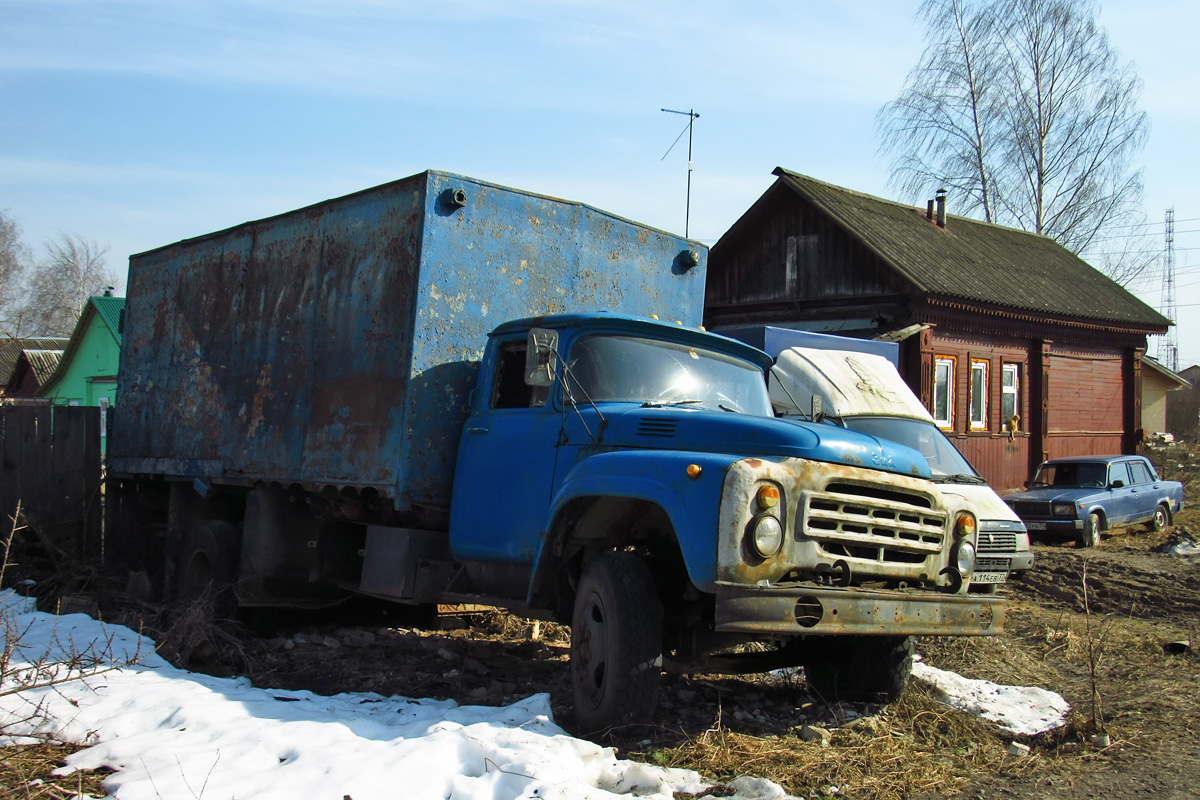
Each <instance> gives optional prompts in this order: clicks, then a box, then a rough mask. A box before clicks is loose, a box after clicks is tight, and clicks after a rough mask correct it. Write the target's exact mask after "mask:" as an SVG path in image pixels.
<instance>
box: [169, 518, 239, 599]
mask: <svg viewBox="0 0 1200 800" xmlns="http://www.w3.org/2000/svg"><path fill="white" fill-rule="evenodd" d="M240 555H241V535H240V534H239V533H238V529H237V528H235V527H234V526H233V525H230V524H229V523H228V522H221V521H219V520H201V521H200V522H196V523H193V524H192V526H191V528H189V529H188V534H187V536H186V537H185V538H184V541H183V548H182V550H181V552H180V559H179V570H178V580H177V581H176V587H175V597H176V599H177V600H179V601H180V602H182V603H194V602H197V601H199V600H210V601H211V602H212V609H213V616H215V617H217V618H232V617H233V615H234V613H235V611H236V610H237V601H236V599H235V597H234V593H233V584H234V581H235V580H236V579H237V572H238V560H239V558H240Z"/></svg>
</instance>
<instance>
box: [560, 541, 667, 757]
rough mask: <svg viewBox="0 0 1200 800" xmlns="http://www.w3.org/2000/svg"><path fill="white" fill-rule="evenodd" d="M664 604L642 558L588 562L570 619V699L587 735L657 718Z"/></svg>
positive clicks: (614, 556) (612, 555)
mask: <svg viewBox="0 0 1200 800" xmlns="http://www.w3.org/2000/svg"><path fill="white" fill-rule="evenodd" d="M662 620H663V610H662V604H661V603H660V602H659V600H658V595H657V593H656V592H655V588H654V579H653V576H652V575H651V573H650V569H649V567H647V566H646V564H645V562H643V561H642V560H641V559H640V558H638V557H637V556H635V555H633V554H632V553H621V552H616V551H610V552H607V553H602V554H601V555H600V556H598V557H596V558H594V559H592V560H590V561H588V562H587V563H586V564H585V565H584V568H583V575H582V576H581V577H580V580H579V590H578V592H577V593H576V596H575V608H574V612H573V614H572V619H571V693H572V695H573V698H574V701H575V722H576V725H577V726H578V728H579V730H580V732H581V733H585V734H595V733H603V732H605V731H607V730H611V729H612V728H616V727H621V726H627V725H639V724H645V723H648V722H650V721H651V720H652V719H653V718H654V712H655V709H656V708H657V706H658V692H659V685H660V682H661V678H662V627H663V622H662Z"/></svg>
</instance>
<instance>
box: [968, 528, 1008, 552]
mask: <svg viewBox="0 0 1200 800" xmlns="http://www.w3.org/2000/svg"><path fill="white" fill-rule="evenodd" d="M1016 549H1017V535H1016V534H1015V533H1012V532H1011V531H980V532H979V534H978V535H977V536H976V538H975V551H976V552H978V553H1011V552H1013V551H1014V550H1016Z"/></svg>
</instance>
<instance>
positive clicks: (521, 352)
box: [450, 336, 562, 564]
mask: <svg viewBox="0 0 1200 800" xmlns="http://www.w3.org/2000/svg"><path fill="white" fill-rule="evenodd" d="M492 353H493V355H492V359H493V360H492V362H491V363H485V364H484V365H483V369H484V373H483V374H485V375H490V376H491V379H490V381H489V382H488V383H487V385H480V387H479V388H478V389H477V392H480V393H482V395H483V396H481V397H476V398H475V402H474V404H473V413H472V414H471V416H470V417H469V418H468V420H467V423H466V426H465V427H464V428H463V433H462V440H461V442H460V443H459V449H458V462H457V464H456V465H455V472H454V493H453V496H452V498H451V502H450V550H451V553H452V554H453V555H454V557H455V558H456V559H458V560H460V561H499V562H507V563H514V564H531V563H532V562H533V558H534V554H535V553H536V551H537V548H538V546H539V544H540V540H541V530H542V526H543V525H544V524H545V521H546V515H547V513H548V510H549V506H550V494H551V490H552V486H553V480H554V464H555V460H556V457H557V455H556V454H557V451H558V447H557V444H558V438H559V433H560V429H561V427H562V417H561V414H560V413H559V412H557V411H555V410H554V408H553V407H552V406H551V405H550V404H549V403H547V402H546V401H547V398H548V395H549V389H548V388H547V387H536V386H529V385H528V384H526V382H525V353H526V340H525V337H524V336H521V337H520V338H516V337H514V338H512V339H510V340H509V341H501V342H499V343H498V344H497V346H496V347H494V348H493V350H492Z"/></svg>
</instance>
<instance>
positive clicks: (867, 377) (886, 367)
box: [771, 339, 1033, 591]
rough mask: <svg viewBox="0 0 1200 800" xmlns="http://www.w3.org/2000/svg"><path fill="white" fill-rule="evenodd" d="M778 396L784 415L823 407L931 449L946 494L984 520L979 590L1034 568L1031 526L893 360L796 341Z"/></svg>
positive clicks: (778, 369)
mask: <svg viewBox="0 0 1200 800" xmlns="http://www.w3.org/2000/svg"><path fill="white" fill-rule="evenodd" d="M844 341H847V342H850V343H852V342H854V341H855V340H852V339H850V340H844ZM814 398H818V399H817V401H816V402H815V404H814ZM771 402H772V404H773V405H774V406H775V413H776V414H778V415H780V416H793V415H797V414H798V415H801V416H805V417H811V416H812V415H813V413H814V411H813V409H814V407H815V408H818V409H820V410H818V411H816V414H817V415H818V418H819V419H823V420H824V421H826V422H831V423H835V424H839V425H843V426H845V427H846V428H850V429H851V430H855V431H859V432H860V433H866V434H869V435H871V436H874V437H876V438H878V439H890V440H891V441H894V442H899V443H900V444H903V445H907V446H908V447H911V448H913V449H914V450H917V451H919V452H920V453H921V454H922V455H924V456H925V458H926V460H927V461H928V462H929V468H930V470H932V471H933V476H934V480H936V481H937V482H938V483H940V484H941V485H942V486H941V489H942V494H943V495H958V496H959V497H961V498H962V500H963V502H964V503H965V504H966V507H968V508H970V509H971V510H973V511H974V512H975V514H976V517H977V518H978V520H979V528H978V531H977V532H976V544H975V547H976V561H975V571H974V573H973V574H972V576H971V586H972V589H973V590H974V591H994V587H995V585H996V584H999V583H1003V582H1004V581H1006V580H1007V579H1008V575H1009V574H1010V573H1020V572H1024V571H1025V570H1027V569H1029V568H1030V567H1032V566H1033V551H1031V550H1030V549H1029V533H1028V531H1026V530H1025V525H1024V524H1023V523H1022V522H1021V520H1020V518H1019V517H1017V515H1016V514H1015V513H1014V512H1013V510H1012V509H1011V508H1010V507H1009V506H1008V505H1007V504H1006V503H1005V502H1004V501H1003V500H1001V499H1000V496H999V495H997V494H996V492H995V491H994V490H993V489H992V488H991V487H990V486H988V483H987V481H986V480H984V479H983V478H982V477H980V475H979V473H977V472H976V471H975V469H974V468H973V467H972V466H971V464H970V463H969V462H968V461H967V459H966V458H964V457H963V455H962V454H961V453H960V452H959V451H958V449H957V448H956V447H955V446H954V445H953V444H951V443H950V440H949V439H947V438H946V435H945V434H944V433H942V431H941V430H940V429H939V428H938V427H937V425H935V424H934V421H933V417H932V416H931V415H930V413H929V411H928V410H926V408H925V406H923V405H922V404H921V401H920V400H918V399H917V397H916V395H914V394H913V393H912V390H911V389H909V388H908V384H906V383H905V382H904V379H903V378H901V377H900V373H899V372H898V371H897V370H896V367H895V366H894V365H893V364H892V363H891V362H890V361H889V360H888V359H886V358H884V357H883V356H880V355H876V354H874V353H862V352H853V351H848V350H823V349H813V348H809V347H789V348H787V349H786V350H782V351H781V352H780V353H779V354H778V356H777V357H776V360H775V367H774V368H773V369H772V370H771ZM989 587H990V588H989Z"/></svg>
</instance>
